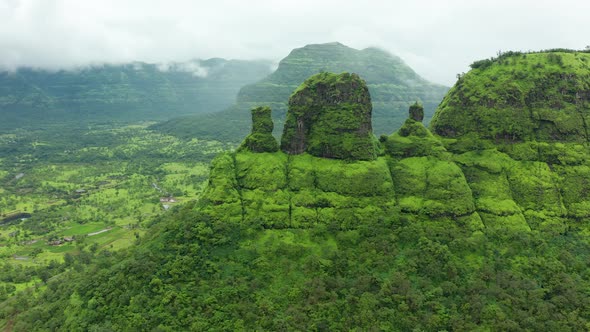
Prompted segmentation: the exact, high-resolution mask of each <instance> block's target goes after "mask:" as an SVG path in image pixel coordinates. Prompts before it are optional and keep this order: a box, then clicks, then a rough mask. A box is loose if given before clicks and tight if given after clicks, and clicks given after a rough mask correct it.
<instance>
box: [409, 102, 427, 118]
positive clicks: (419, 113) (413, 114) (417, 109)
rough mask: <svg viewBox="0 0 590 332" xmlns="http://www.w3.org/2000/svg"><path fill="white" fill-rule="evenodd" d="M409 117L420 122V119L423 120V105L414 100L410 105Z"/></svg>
mask: <svg viewBox="0 0 590 332" xmlns="http://www.w3.org/2000/svg"><path fill="white" fill-rule="evenodd" d="M410 119H412V120H414V121H418V122H422V120H424V106H422V105H420V104H418V102H415V103H414V104H413V105H411V106H410Z"/></svg>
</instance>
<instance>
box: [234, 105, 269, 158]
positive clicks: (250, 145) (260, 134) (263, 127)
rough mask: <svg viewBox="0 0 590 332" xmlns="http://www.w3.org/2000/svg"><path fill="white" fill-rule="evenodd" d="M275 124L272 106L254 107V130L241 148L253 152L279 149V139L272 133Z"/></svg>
mask: <svg viewBox="0 0 590 332" xmlns="http://www.w3.org/2000/svg"><path fill="white" fill-rule="evenodd" d="M273 128H274V124H273V122H272V118H271V109H270V107H266V106H261V107H256V108H253V109H252V132H251V133H250V135H248V136H247V137H246V139H245V140H244V142H242V145H241V146H240V148H239V149H240V150H244V149H247V150H249V151H252V152H275V151H278V150H279V145H278V143H277V140H276V139H275V138H274V136H273V135H272V130H273Z"/></svg>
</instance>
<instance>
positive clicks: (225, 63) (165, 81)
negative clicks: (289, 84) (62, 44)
mask: <svg viewBox="0 0 590 332" xmlns="http://www.w3.org/2000/svg"><path fill="white" fill-rule="evenodd" d="M271 71H272V69H271V62H270V61H242V60H225V59H219V58H214V59H209V60H194V61H190V62H184V63H172V64H167V65H161V64H160V65H157V64H147V63H141V62H135V63H130V64H123V65H104V66H96V67H88V68H82V69H79V70H67V71H66V70H61V71H53V72H51V71H46V70H37V69H28V68H21V69H19V70H17V71H16V72H0V113H1V114H2V117H3V118H4V119H5V121H3V127H7V126H19V125H21V124H27V123H30V122H31V121H33V122H35V121H36V123H43V122H47V121H67V120H72V121H78V120H91V121H109V120H115V121H117V120H124V121H137V120H148V119H156V120H163V119H168V118H171V117H175V116H181V115H188V114H195V113H205V112H215V111H219V110H222V109H224V108H226V107H228V106H230V105H231V104H232V103H233V102H234V101H235V96H236V94H237V92H238V91H239V89H240V88H241V87H242V86H244V85H245V84H248V83H252V82H255V81H257V80H259V79H261V78H263V77H265V76H266V75H268V74H269V73H270V72H271Z"/></svg>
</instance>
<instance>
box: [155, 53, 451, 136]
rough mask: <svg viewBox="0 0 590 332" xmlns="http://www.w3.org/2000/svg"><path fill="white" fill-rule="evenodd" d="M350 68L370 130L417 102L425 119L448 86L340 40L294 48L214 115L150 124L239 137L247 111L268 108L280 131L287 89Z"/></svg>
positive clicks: (387, 125) (381, 129)
mask: <svg viewBox="0 0 590 332" xmlns="http://www.w3.org/2000/svg"><path fill="white" fill-rule="evenodd" d="M322 71H327V72H333V73H341V72H351V73H356V74H358V75H359V76H360V77H361V78H363V79H364V80H365V81H366V82H367V84H368V87H369V92H370V94H371V98H372V103H373V129H374V131H375V133H377V134H390V133H391V132H392V131H393V130H395V129H397V128H399V127H400V126H401V125H402V123H403V121H404V120H405V118H406V110H407V107H408V106H409V105H410V104H411V103H413V102H415V101H417V100H419V101H421V102H422V103H423V104H424V106H425V111H426V112H425V113H426V121H427V122H428V121H429V120H430V118H431V117H432V114H433V113H434V110H435V108H436V106H437V105H438V104H439V103H440V101H441V99H442V97H443V96H444V94H445V93H446V91H447V90H448V88H447V87H444V86H442V85H437V84H433V83H430V82H428V81H426V80H425V79H423V78H421V77H420V76H419V75H418V74H416V73H415V72H414V71H413V70H412V69H411V68H410V67H408V66H407V65H406V64H405V63H404V62H403V61H402V60H401V59H400V58H399V57H397V56H394V55H391V54H389V53H387V52H385V51H382V50H379V49H376V48H367V49H364V50H356V49H353V48H350V47H347V46H345V45H342V44H340V43H328V44H314V45H307V46H305V47H302V48H297V49H294V50H293V51H291V53H290V54H289V55H288V56H287V57H285V58H284V59H283V60H281V62H280V63H279V67H278V68H277V70H276V71H275V72H273V73H272V74H270V75H269V76H267V77H266V78H264V79H262V80H260V81H259V82H257V83H254V84H249V85H246V86H244V87H243V88H242V89H241V90H240V92H239V94H238V96H237V103H236V104H234V105H233V106H232V107H230V108H228V109H227V110H225V111H223V112H219V113H217V114H214V115H204V116H194V117H185V118H180V119H172V120H170V121H167V122H164V123H161V124H158V125H155V126H154V127H153V128H154V129H156V130H161V131H163V132H166V133H169V134H174V135H179V136H182V137H215V139H219V138H220V137H221V138H224V139H226V140H232V141H240V140H241V139H242V138H243V137H244V135H246V133H247V131H248V130H249V126H250V123H249V113H248V111H249V110H250V109H251V108H253V107H255V106H261V105H267V106H270V107H271V108H272V110H273V114H274V115H273V118H274V120H275V123H276V125H275V133H277V134H280V133H281V132H282V129H283V120H284V119H285V113H286V110H287V101H288V99H289V96H290V95H291V93H292V92H293V91H294V90H295V89H296V88H297V86H299V85H300V84H301V83H303V81H304V80H305V79H306V78H308V77H309V76H311V75H313V74H316V73H319V72H322Z"/></svg>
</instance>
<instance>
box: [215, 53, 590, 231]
mask: <svg viewBox="0 0 590 332" xmlns="http://www.w3.org/2000/svg"><path fill="white" fill-rule="evenodd" d="M537 56H545V55H542V54H538V55H537V54H529V55H527V59H528V58H531V59H532V60H535V59H537ZM583 56H588V55H587V54H584V55H583ZM564 58H566V57H565V56H564ZM519 61H522V60H519ZM568 63H569V62H568ZM493 66H494V65H492V66H491V67H490V68H489V70H494V69H497V68H494V67H493ZM550 70H553V69H552V67H550ZM470 75H474V76H475V75H482V76H484V77H486V75H490V74H489V73H487V72H486V71H483V72H482V70H479V71H474V73H473V74H471V73H470V74H468V77H470ZM535 75H543V74H542V73H537V74H535ZM578 75H579V74H578ZM577 77H580V76H577ZM476 80H477V77H474V79H473V81H476ZM467 83H468V80H467V79H465V78H464V79H463V80H460V81H459V82H458V83H457V85H458V86H461V85H466V84H467ZM512 83H513V84H515V85H519V86H528V87H529V88H530V86H529V85H527V81H526V80H521V81H514V82H512ZM588 83H590V79H583V78H581V79H580V80H579V83H578V85H579V86H580V89H578V90H576V91H575V92H574V91H570V92H568V91H569V90H564V91H563V94H561V93H559V96H556V95H554V93H553V92H555V91H554V85H556V84H557V85H559V84H565V85H564V86H569V85H568V84H569V83H567V82H566V83H558V82H554V81H548V82H547V88H548V91H547V92H546V94H547V96H548V97H547V98H551V100H557V99H556V98H561V99H563V100H571V101H572V102H573V103H572V104H567V103H565V101H563V104H562V105H564V106H565V108H564V109H553V110H551V111H550V110H549V109H550V108H551V107H552V106H551V105H549V106H543V105H541V104H539V105H538V106H539V108H527V109H526V111H527V112H528V111H532V112H533V114H536V115H539V113H538V112H541V111H542V110H545V111H546V112H544V113H543V114H544V117H545V118H549V117H553V118H554V119H555V123H554V124H555V126H554V127H551V128H553V129H551V128H549V127H543V126H535V125H533V126H532V128H531V129H530V130H531V133H533V134H535V135H532V138H527V137H529V136H518V137H520V138H519V139H520V140H514V139H509V140H505V139H504V136H503V135H504V134H502V136H501V137H500V139H499V137H497V136H496V135H495V134H494V132H493V131H491V128H492V127H490V124H491V123H492V121H493V123H494V124H495V125H496V127H493V128H496V129H497V130H499V131H498V132H499V133H504V132H508V133H509V135H510V137H512V135H517V133H519V131H518V128H523V126H524V124H526V123H528V124H531V123H533V124H534V123H535V122H534V121H533V120H534V119H537V118H535V117H531V116H530V114H528V113H527V114H528V115H527V117H526V121H528V122H526V121H525V122H519V121H517V119H518V116H520V115H518V116H516V115H515V116H514V117H510V116H509V115H510V114H516V110H517V108H514V107H512V108H509V107H505V108H501V109H499V110H498V116H495V117H491V116H490V117H489V118H485V117H484V118H481V117H480V114H478V113H477V112H476V111H475V110H474V109H469V108H467V109H466V110H463V109H461V108H459V107H457V106H452V105H451V104H453V103H459V104H464V105H471V104H472V103H473V100H472V98H467V99H463V97H461V94H460V93H458V92H457V91H458V90H460V89H463V88H461V87H458V86H456V87H454V88H453V92H452V93H451V94H450V96H449V97H447V98H446V99H445V103H443V104H441V108H440V111H439V113H437V116H436V119H437V120H436V121H435V122H434V124H433V128H434V130H435V131H437V133H438V134H439V135H436V134H433V133H431V132H430V130H428V129H427V128H426V127H425V126H424V125H423V124H422V123H421V122H420V121H419V120H420V110H419V105H417V106H418V107H416V106H413V107H412V108H411V110H410V112H409V118H408V119H407V120H406V121H405V123H404V125H403V126H402V127H401V128H400V129H399V130H398V131H396V132H394V133H393V134H391V135H389V136H385V135H383V136H381V138H380V140H379V142H376V141H375V140H373V137H372V133H371V127H370V122H369V120H368V118H367V117H368V116H370V114H371V113H370V107H369V105H370V97H369V95H368V93H367V92H366V87H364V85H363V82H362V80H361V79H360V78H359V77H358V76H356V75H351V74H340V75H336V74H329V73H322V74H319V75H316V76H313V77H312V78H310V79H309V80H308V81H306V83H305V84H303V85H302V86H301V87H300V88H299V89H298V90H296V91H295V92H294V93H293V95H292V98H291V102H290V109H289V113H288V115H287V116H288V118H287V121H286V125H285V134H284V136H283V139H282V142H281V150H282V151H279V152H276V153H263V154H261V153H251V152H249V151H252V150H247V151H239V152H237V153H235V154H232V153H229V154H224V155H222V156H220V157H219V158H217V160H216V161H215V162H214V163H213V168H212V171H211V178H210V184H209V187H208V189H207V190H206V192H205V193H204V195H203V204H204V205H205V206H206V207H205V209H206V210H207V211H210V212H211V213H212V215H214V216H217V217H218V218H219V219H220V220H227V221H235V222H256V223H261V224H262V225H264V226H265V227H269V228H307V227H311V225H314V224H316V223H325V224H327V225H333V226H334V227H339V228H342V229H348V228H354V227H355V225H356V224H357V222H358V221H360V220H365V219H366V218H371V219H372V220H384V221H387V220H392V219H397V218H406V219H407V220H413V221H420V222H425V223H440V224H441V225H447V226H449V225H451V224H452V225H454V227H455V226H456V225H457V224H460V225H462V226H461V227H465V229H466V230H469V231H473V232H476V231H479V230H481V231H486V232H487V231H490V230H493V231H494V232H501V233H507V234H509V233H511V232H528V231H530V230H539V231H543V232H557V233H559V232H564V231H565V230H566V229H567V228H568V227H574V226H575V225H578V223H579V221H580V220H584V219H586V218H590V184H589V183H588V179H589V178H590V153H589V152H588V148H587V147H586V146H585V145H584V144H586V143H585V140H584V137H585V136H584V130H583V128H584V123H585V120H584V121H583V119H585V115H586V113H585V112H586V109H585V108H582V106H583V105H585V104H584V102H583V101H581V102H580V103H579V104H578V108H577V110H578V111H579V113H576V114H577V115H578V120H579V121H577V122H574V121H573V116H574V113H571V112H569V110H570V108H571V106H572V105H575V98H576V95H583V93H584V91H585V90H584V86H585V85H584V84H588ZM486 93H489V95H486ZM495 93H496V92H495V90H492V89H488V90H485V89H483V90H480V91H478V92H476V91H472V93H471V94H470V96H471V95H473V94H477V95H481V98H482V99H486V100H487V99H491V98H498V100H505V98H504V97H502V98H500V97H498V96H497V95H496V94H495ZM544 93H545V91H544V90H540V92H539V96H541V95H542V94H544ZM568 93H569V95H568ZM568 96H569V97H568ZM538 98H541V97H538ZM580 99H582V100H583V97H582V98H580ZM459 104H457V105H459ZM453 105H455V104H453ZM531 105H532V104H531ZM568 105H569V106H568ZM547 107H548V108H547ZM508 110H510V112H512V113H510V112H508ZM519 110H520V109H519ZM493 111H494V110H493V109H489V110H488V109H485V112H486V114H488V113H489V114H490V115H491V114H492V112H493ZM535 112H537V113H535ZM568 112H569V113H568ZM552 114H553V115H552ZM503 116H508V117H509V119H505V118H504V117H503ZM477 119H479V120H480V122H479V123H478V122H477V121H476V120H477ZM510 119H511V120H512V122H511V123H510V124H511V125H509V123H508V122H507V121H508V120H510ZM523 119H524V118H523ZM559 119H561V120H563V121H565V123H563V122H561V120H559ZM523 121H524V120H523ZM535 121H537V120H535ZM536 123H537V124H539V123H543V121H537V122H536ZM568 123H571V124H572V126H570V125H568ZM574 124H575V125H577V126H579V127H575V126H574ZM566 127H567V128H570V129H569V130H563V131H562V129H559V128H566ZM453 128H454V129H453ZM556 128H557V129H556ZM576 128H577V129H576ZM558 129H559V130H558ZM266 130H268V128H266ZM453 130H454V131H453ZM510 130H512V131H510ZM554 130H557V131H554ZM453 133H454V134H453ZM550 133H555V134H556V135H558V136H551V135H549V136H548V134H550ZM567 133H570V134H571V135H573V136H571V137H570V136H569V135H568V134H567ZM441 136H442V137H441ZM445 136H446V137H445ZM560 137H561V138H560ZM525 138H526V140H525ZM558 138H559V139H560V140H559V141H556V140H557V139H558ZM330 158H334V159H330ZM207 202H211V203H212V204H207ZM406 219H404V220H406ZM447 226H443V227H447ZM575 227H578V226H575Z"/></svg>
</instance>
